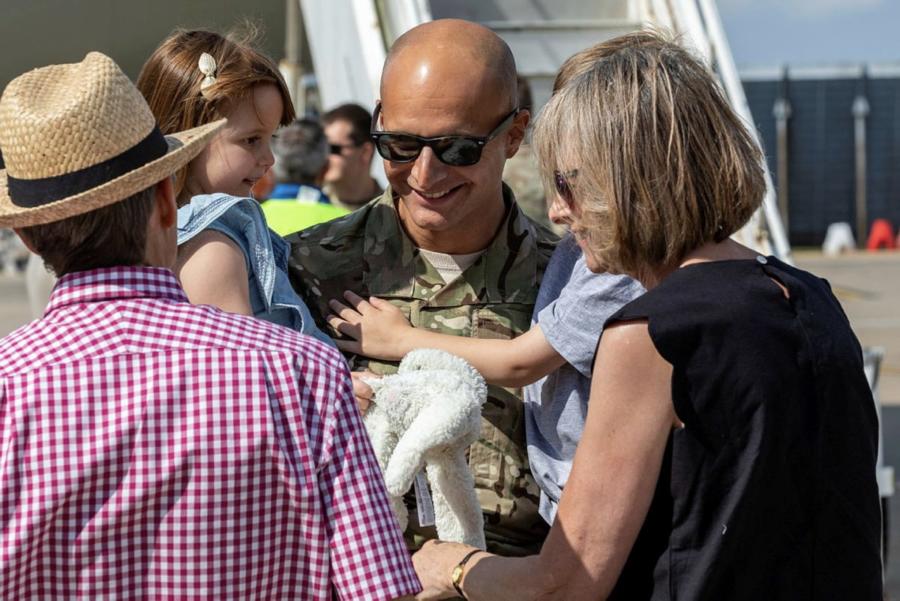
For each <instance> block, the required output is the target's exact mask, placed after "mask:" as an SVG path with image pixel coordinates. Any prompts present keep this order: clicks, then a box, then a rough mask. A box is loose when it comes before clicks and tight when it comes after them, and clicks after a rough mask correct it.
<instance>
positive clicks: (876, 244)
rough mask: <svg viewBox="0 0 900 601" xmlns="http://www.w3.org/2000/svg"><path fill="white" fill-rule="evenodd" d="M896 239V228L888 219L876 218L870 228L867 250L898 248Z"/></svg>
mask: <svg viewBox="0 0 900 601" xmlns="http://www.w3.org/2000/svg"><path fill="white" fill-rule="evenodd" d="M895 245H896V242H895V241H894V228H893V227H892V226H891V222H890V221H888V220H887V219H876V220H875V221H873V222H872V227H871V228H870V229H869V240H868V242H867V243H866V250H870V251H873V250H882V249H894V248H896V246H895Z"/></svg>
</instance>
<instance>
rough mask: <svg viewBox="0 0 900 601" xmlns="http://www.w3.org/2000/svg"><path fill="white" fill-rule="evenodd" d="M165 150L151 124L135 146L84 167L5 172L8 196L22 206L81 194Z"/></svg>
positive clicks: (156, 128)
mask: <svg viewBox="0 0 900 601" xmlns="http://www.w3.org/2000/svg"><path fill="white" fill-rule="evenodd" d="M168 150H169V145H168V144H167V143H166V138H165V137H164V136H163V135H162V132H160V131H159V128H158V127H155V126H154V128H153V131H151V132H150V134H149V135H148V136H147V137H146V138H144V139H143V140H141V141H140V142H138V143H137V144H136V145H135V146H132V147H131V148H129V149H128V150H126V151H125V152H123V153H122V154H120V155H117V156H114V157H113V158H111V159H108V160H106V161H103V162H102V163H98V164H97V165H92V166H91V167H87V168H86V169H81V170H79V171H75V172H73V173H64V174H63V175H57V176H54V177H45V178H41V179H17V178H15V177H10V176H9V173H7V177H6V185H7V187H8V189H9V198H10V200H11V201H12V203H13V204H14V205H16V206H17V207H22V208H23V209H32V208H35V207H39V206H42V205H46V204H50V203H51V202H55V201H57V200H60V199H63V198H68V197H69V196H75V195H76V194H81V193H82V192H86V191H88V190H91V189H92V188H96V187H98V186H100V185H103V184H105V183H107V182H110V181H112V180H114V179H116V178H117V177H121V176H123V175H125V174H126V173H129V172H131V171H134V170H135V169H138V168H139V167H143V166H144V165H146V164H147V163H150V162H152V161H155V160H156V159H158V158H160V157H163V156H165V154H166V152H168Z"/></svg>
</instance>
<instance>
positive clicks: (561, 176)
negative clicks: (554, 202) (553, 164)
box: [553, 169, 578, 209]
mask: <svg viewBox="0 0 900 601" xmlns="http://www.w3.org/2000/svg"><path fill="white" fill-rule="evenodd" d="M577 175H578V169H572V170H571V171H565V172H563V171H554V172H553V183H554V184H555V186H556V193H557V194H558V195H559V197H560V198H562V199H563V200H564V201H565V202H566V204H567V205H569V208H570V209H571V208H572V204H573V202H574V200H575V198H574V195H573V194H572V185H571V184H570V183H569V180H570V179H573V178H575V177H576V176H577Z"/></svg>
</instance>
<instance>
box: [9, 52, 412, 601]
mask: <svg viewBox="0 0 900 601" xmlns="http://www.w3.org/2000/svg"><path fill="white" fill-rule="evenodd" d="M224 126H225V121H224V120H215V121H212V122H211V123H207V124H204V125H200V126H198V127H195V128H191V129H188V130H186V131H180V132H175V133H172V134H170V135H168V136H164V135H163V134H162V133H161V132H160V130H159V128H158V127H157V125H156V121H155V119H154V117H153V113H151V111H150V109H149V108H148V106H147V103H146V102H145V101H144V99H143V98H142V97H141V95H140V93H139V92H138V90H137V89H136V88H135V87H134V85H133V84H132V83H131V82H130V81H129V80H128V78H127V77H126V76H125V74H124V73H123V72H122V71H121V70H120V69H119V67H118V66H117V65H116V64H115V63H114V62H113V61H112V59H110V58H109V57H107V56H104V55H102V54H100V53H96V52H92V53H90V54H88V55H87V56H86V57H85V59H84V60H83V61H81V62H80V63H76V64H69V65H51V66H49V67H43V68H40V69H35V70H33V71H30V72H28V73H26V74H24V75H22V76H20V77H18V78H16V79H15V80H13V81H12V82H11V83H10V84H9V85H8V86H7V88H6V90H5V91H4V93H3V97H2V99H0V148H2V156H3V158H4V159H5V163H6V170H0V227H13V228H16V232H17V234H18V235H19V236H20V237H21V238H22V240H23V241H24V242H25V244H26V245H28V246H29V248H31V249H32V250H33V251H35V252H37V253H38V254H40V255H41V257H42V258H43V259H44V261H45V262H46V263H47V264H48V265H49V266H50V267H51V268H52V269H53V271H54V272H55V273H56V274H57V275H58V276H60V279H59V282H58V283H57V285H56V287H55V288H54V290H53V293H52V296H51V299H50V304H49V306H48V308H47V311H46V313H45V314H44V317H43V318H41V319H39V320H37V321H34V322H32V323H30V324H28V325H26V326H23V327H22V328H19V329H18V330H16V331H15V332H13V333H12V334H10V335H9V336H7V337H5V338H3V339H2V340H0V508H2V509H0V575H2V577H0V599H2V600H4V601H18V600H20V599H38V598H52V599H112V598H141V599H154V598H173V599H197V598H210V599H244V598H255V599H300V598H302V599H309V600H315V601H331V600H332V599H334V598H335V596H339V597H341V598H343V599H384V600H386V599H394V598H398V597H403V596H407V595H411V594H413V593H415V592H416V591H417V590H419V588H420V587H419V584H418V582H417V580H416V577H415V573H414V572H413V569H412V565H411V563H410V561H409V555H408V553H407V551H406V548H405V546H404V544H403V538H402V535H401V533H400V530H399V528H398V527H397V523H396V520H395V518H394V515H393V513H392V511H391V507H390V505H389V501H388V498H387V495H386V491H385V489H384V484H383V482H382V479H381V473H380V470H379V467H378V462H377V459H376V458H375V455H374V453H373V451H372V449H371V446H370V445H369V442H368V437H367V435H366V430H365V428H364V426H363V424H362V421H361V420H360V417H359V412H358V411H357V408H356V403H355V400H354V397H353V393H352V388H351V383H350V377H349V374H348V372H347V367H346V364H345V362H344V360H343V358H342V357H341V356H340V354H339V353H338V352H337V351H336V350H335V349H333V348H331V347H330V346H327V345H325V344H322V343H320V342H318V341H316V340H314V339H312V338H310V337H309V336H302V335H300V334H298V333H296V332H294V331H291V330H289V329H287V328H281V327H277V326H274V325H272V324H270V323H266V322H264V321H261V320H256V319H252V318H249V317H245V316H242V315H232V314H228V313H224V312H222V311H220V310H218V309H216V308H214V307H209V306H197V305H193V304H191V303H189V302H188V299H187V297H186V296H185V294H184V291H183V290H182V288H181V286H180V285H179V283H178V280H177V279H176V278H175V276H174V274H173V273H172V271H171V268H172V266H173V265H174V264H175V260H176V252H177V251H176V222H177V205H176V200H175V198H176V195H175V191H174V187H173V184H172V176H173V175H174V174H175V173H176V172H178V171H180V170H181V169H182V168H183V167H184V166H185V165H187V164H189V163H190V161H192V160H195V159H194V157H196V156H197V155H198V154H200V153H202V152H203V151H204V149H205V148H207V146H208V144H209V143H210V141H211V140H213V139H215V138H216V136H217V135H220V134H221V132H222V128H223V127H224ZM407 598H408V597H407Z"/></svg>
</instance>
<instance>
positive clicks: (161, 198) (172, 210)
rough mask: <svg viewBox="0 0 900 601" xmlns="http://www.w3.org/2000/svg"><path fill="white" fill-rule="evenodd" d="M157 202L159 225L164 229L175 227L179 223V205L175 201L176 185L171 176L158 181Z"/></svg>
mask: <svg viewBox="0 0 900 601" xmlns="http://www.w3.org/2000/svg"><path fill="white" fill-rule="evenodd" d="M155 202H156V210H157V213H158V215H159V225H160V226H162V228H163V229H169V228H171V227H175V225H176V224H177V223H178V205H177V203H176V202H175V186H174V184H173V183H172V178H171V177H167V178H166V179H163V180H160V181H159V182H157V184H156V193H155Z"/></svg>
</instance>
